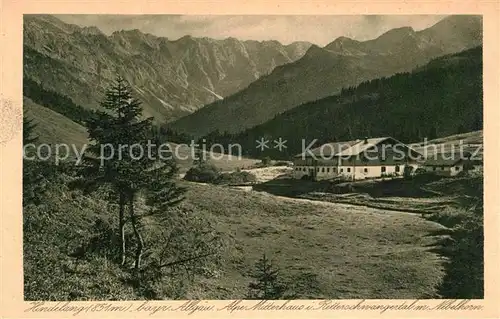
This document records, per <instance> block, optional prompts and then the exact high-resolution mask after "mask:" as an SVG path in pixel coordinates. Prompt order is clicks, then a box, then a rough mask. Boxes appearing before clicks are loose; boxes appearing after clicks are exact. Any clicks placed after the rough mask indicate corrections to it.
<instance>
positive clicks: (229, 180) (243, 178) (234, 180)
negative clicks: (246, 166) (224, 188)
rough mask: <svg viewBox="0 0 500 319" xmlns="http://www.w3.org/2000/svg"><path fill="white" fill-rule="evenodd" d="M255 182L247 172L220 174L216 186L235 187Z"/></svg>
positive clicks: (255, 179)
mask: <svg viewBox="0 0 500 319" xmlns="http://www.w3.org/2000/svg"><path fill="white" fill-rule="evenodd" d="M255 182H257V177H256V176H255V175H254V174H252V173H249V172H241V171H240V172H232V173H222V174H220V175H219V177H218V178H217V180H216V181H215V183H216V184H223V185H237V184H248V183H255Z"/></svg>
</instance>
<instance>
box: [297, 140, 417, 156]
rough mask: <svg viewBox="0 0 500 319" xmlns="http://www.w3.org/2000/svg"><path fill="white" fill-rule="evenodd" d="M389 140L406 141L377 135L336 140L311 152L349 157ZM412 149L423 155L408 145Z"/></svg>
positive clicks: (307, 154)
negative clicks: (349, 139)
mask: <svg viewBox="0 0 500 319" xmlns="http://www.w3.org/2000/svg"><path fill="white" fill-rule="evenodd" d="M387 140H392V141H393V142H396V143H397V144H403V145H405V144H404V143H402V142H400V141H398V140H396V139H394V138H392V137H389V136H387V137H375V138H367V139H358V140H353V141H345V142H334V143H326V144H323V145H321V146H320V147H316V148H314V149H311V153H312V154H314V155H315V156H319V155H322V156H323V157H333V156H338V157H344V156H345V157H347V156H357V155H359V154H361V153H363V152H365V151H367V150H368V149H370V148H372V147H374V146H376V145H378V144H380V143H382V142H384V141H387ZM406 146H407V147H408V148H409V149H410V150H411V151H413V152H415V153H417V154H419V155H421V154H420V153H418V152H417V151H415V150H414V149H412V148H411V147H409V146H408V145H406ZM309 156H310V154H309V153H307V152H305V153H300V154H297V155H295V157H309Z"/></svg>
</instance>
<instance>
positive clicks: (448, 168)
mask: <svg viewBox="0 0 500 319" xmlns="http://www.w3.org/2000/svg"><path fill="white" fill-rule="evenodd" d="M481 167H482V160H471V159H470V158H468V155H467V154H461V153H459V152H457V153H437V154H435V155H432V156H431V157H428V158H427V159H426V161H425V163H424V164H423V168H424V169H425V170H426V171H427V172H431V173H434V174H436V175H442V176H456V175H458V174H460V173H461V172H463V171H465V170H468V171H473V170H478V169H479V168H481Z"/></svg>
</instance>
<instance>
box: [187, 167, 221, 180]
mask: <svg viewBox="0 0 500 319" xmlns="http://www.w3.org/2000/svg"><path fill="white" fill-rule="evenodd" d="M219 176H220V171H219V169H218V168H217V167H216V166H214V165H211V164H207V163H202V164H200V165H197V166H193V167H191V168H190V169H189V170H188V171H187V172H186V175H185V176H184V179H185V180H187V181H191V182H200V183H215V182H216V181H217V179H218V178H219Z"/></svg>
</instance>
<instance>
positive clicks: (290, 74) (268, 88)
mask: <svg viewBox="0 0 500 319" xmlns="http://www.w3.org/2000/svg"><path fill="white" fill-rule="evenodd" d="M481 44H482V18H481V17H480V16H465V15H462V16H448V17H446V18H444V19H443V20H441V21H439V22H438V23H436V24H435V25H433V26H431V27H429V28H427V29H424V30H421V31H415V30H413V29H412V28H410V27H403V28H397V29H392V30H389V31H388V32H386V33H384V34H382V35H381V36H379V37H378V38H376V39H373V40H368V41H363V42H361V41H356V40H353V39H349V38H346V37H340V38H338V39H336V40H334V41H333V42H331V43H329V44H328V45H326V46H325V47H322V48H321V47H318V46H316V45H312V46H311V47H310V48H309V50H308V51H307V52H306V54H305V55H304V56H303V57H301V58H300V59H298V60H297V61H295V62H292V63H288V64H284V65H281V66H277V67H276V68H274V70H273V71H272V72H271V73H270V74H269V75H265V76H262V77H260V78H259V79H257V80H256V81H254V82H252V83H251V84H250V85H249V86H248V87H247V88H245V89H243V90H241V91H239V92H237V93H235V94H233V95H231V96H228V97H226V98H224V99H223V100H218V101H215V102H213V103H212V104H209V105H207V106H205V107H203V108H201V109H199V110H198V111H196V112H194V113H193V114H190V115H188V116H185V117H183V118H181V119H179V120H177V121H175V122H174V123H172V128H173V129H174V130H177V131H180V132H184V133H188V134H191V135H194V136H203V135H206V134H208V133H209V132H212V131H214V130H219V131H220V132H224V131H227V132H229V133H236V132H240V131H243V130H245V129H246V128H250V127H253V126H256V125H259V124H262V123H264V122H266V121H268V120H270V119H272V118H273V117H275V116H276V115H278V114H280V113H283V112H285V111H287V110H289V109H292V108H294V107H296V106H298V105H300V104H303V103H306V102H309V101H314V100H318V99H321V98H324V97H327V96H331V95H335V94H337V93H339V92H340V90H341V89H342V88H347V87H350V86H355V85H357V84H359V83H361V82H363V81H366V80H370V79H376V78H381V77H385V76H390V75H393V74H395V73H399V72H408V71H411V70H412V69H414V68H416V67H419V66H422V65H424V64H426V63H427V62H429V61H430V60H431V59H433V58H436V57H439V56H443V55H446V54H450V53H455V52H460V51H463V50H466V49H470V48H473V47H476V46H478V45H481ZM332 125H333V123H332Z"/></svg>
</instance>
